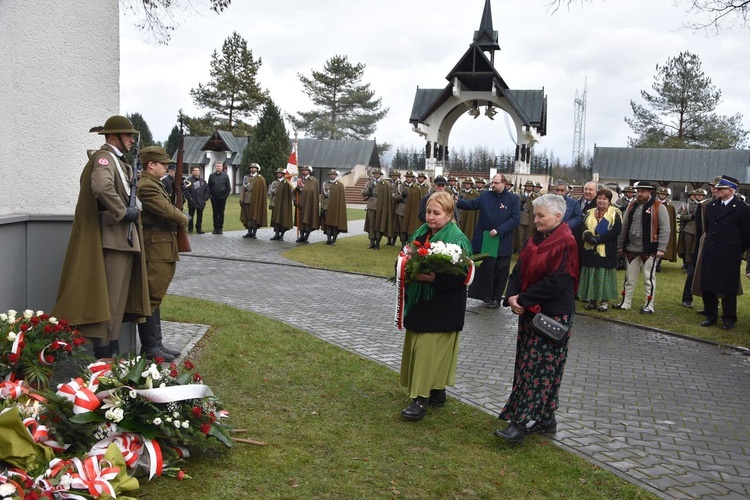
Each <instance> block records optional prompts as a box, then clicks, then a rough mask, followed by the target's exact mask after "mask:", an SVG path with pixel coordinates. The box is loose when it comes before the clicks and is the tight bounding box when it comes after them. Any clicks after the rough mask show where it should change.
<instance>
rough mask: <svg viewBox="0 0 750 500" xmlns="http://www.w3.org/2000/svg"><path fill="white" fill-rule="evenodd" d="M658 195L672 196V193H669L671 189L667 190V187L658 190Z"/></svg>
mask: <svg viewBox="0 0 750 500" xmlns="http://www.w3.org/2000/svg"><path fill="white" fill-rule="evenodd" d="M656 193H657V194H672V193H670V192H669V189H667V188H665V187H660V188H657V189H656Z"/></svg>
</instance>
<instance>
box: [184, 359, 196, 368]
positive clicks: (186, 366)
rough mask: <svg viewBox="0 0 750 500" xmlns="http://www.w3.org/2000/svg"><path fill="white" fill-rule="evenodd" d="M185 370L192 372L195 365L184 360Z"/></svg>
mask: <svg viewBox="0 0 750 500" xmlns="http://www.w3.org/2000/svg"><path fill="white" fill-rule="evenodd" d="M185 368H187V369H188V370H192V369H193V368H195V365H194V364H193V363H191V362H190V360H189V359H186V360H185Z"/></svg>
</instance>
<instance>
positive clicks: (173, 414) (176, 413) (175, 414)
mask: <svg viewBox="0 0 750 500" xmlns="http://www.w3.org/2000/svg"><path fill="white" fill-rule="evenodd" d="M172 416H173V417H174V418H178V417H179V416H180V412H177V411H173V412H172Z"/></svg>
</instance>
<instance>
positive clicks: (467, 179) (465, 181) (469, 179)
mask: <svg viewBox="0 0 750 500" xmlns="http://www.w3.org/2000/svg"><path fill="white" fill-rule="evenodd" d="M464 184H474V180H473V179H472V178H471V177H467V178H466V179H464Z"/></svg>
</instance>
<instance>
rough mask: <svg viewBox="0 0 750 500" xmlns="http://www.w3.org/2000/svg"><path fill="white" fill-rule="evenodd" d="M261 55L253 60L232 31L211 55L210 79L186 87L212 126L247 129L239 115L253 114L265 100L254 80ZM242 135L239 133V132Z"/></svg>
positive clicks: (264, 94) (251, 115)
mask: <svg viewBox="0 0 750 500" xmlns="http://www.w3.org/2000/svg"><path fill="white" fill-rule="evenodd" d="M261 64H262V60H261V58H258V60H257V61H256V60H255V58H254V57H253V52H252V50H248V48H247V41H246V40H245V39H244V38H243V37H242V36H241V35H240V34H239V33H237V32H236V31H235V32H233V33H232V34H231V35H230V36H229V37H227V39H226V40H224V44H223V46H222V48H221V54H219V53H218V52H217V51H216V50H214V52H213V54H212V55H211V71H210V75H211V80H210V81H209V82H208V83H207V84H205V85H204V84H202V83H199V84H198V88H197V89H191V90H190V96H191V97H192V98H193V103H194V104H195V105H196V106H197V107H199V108H203V109H207V110H208V113H207V115H206V116H207V117H208V118H210V120H211V123H212V125H213V126H214V128H218V129H222V130H227V131H229V132H234V129H235V128H240V129H241V130H242V131H245V132H246V131H248V130H249V129H248V128H247V127H248V125H247V124H246V123H243V122H242V120H241V119H242V118H251V117H253V116H254V115H255V114H256V113H257V111H258V109H259V108H260V107H261V106H262V105H263V104H264V103H265V101H266V99H268V95H267V92H266V91H264V90H263V89H261V87H260V84H259V83H258V69H259V68H260V66H261ZM240 135H242V134H240Z"/></svg>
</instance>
